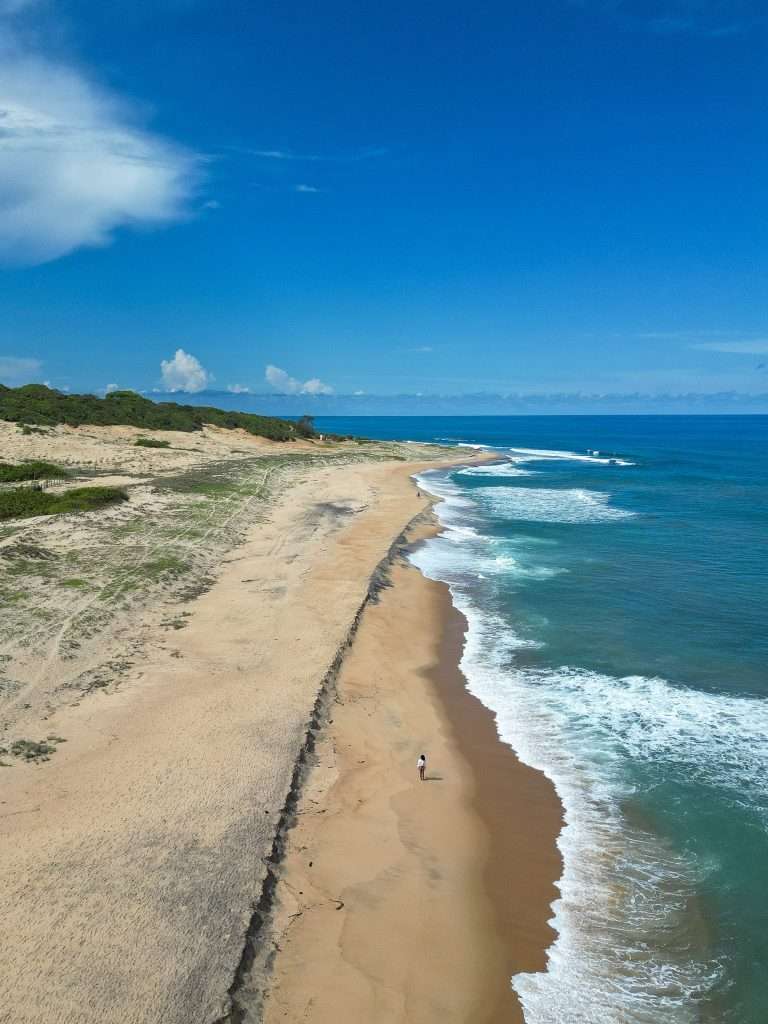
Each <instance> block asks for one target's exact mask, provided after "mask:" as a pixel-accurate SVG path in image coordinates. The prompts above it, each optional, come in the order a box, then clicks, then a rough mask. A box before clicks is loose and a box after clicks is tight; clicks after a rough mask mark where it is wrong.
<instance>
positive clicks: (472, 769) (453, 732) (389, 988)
mask: <svg viewBox="0 0 768 1024" xmlns="http://www.w3.org/2000/svg"><path fill="white" fill-rule="evenodd" d="M391 582H392V584H393V586H392V587H391V589H386V590H384V591H383V592H382V594H381V597H380V600H379V601H378V603H376V604H374V605H369V606H368V608H367V609H366V611H365V613H364V616H363V621H362V623H361V627H360V630H359V632H358V634H357V636H356V638H355V642H354V646H353V648H352V650H351V652H350V654H349V656H348V657H347V658H346V659H345V662H344V665H343V668H342V670H341V673H340V676H339V679H338V682H337V687H336V699H335V701H334V703H333V706H332V712H331V721H329V723H328V725H327V727H326V729H325V730H324V731H323V733H322V739H321V743H320V745H319V747H318V751H317V759H316V766H315V767H314V768H313V769H312V772H311V775H310V778H309V781H308V784H307V786H306V788H305V790H304V792H303V796H302V799H301V802H300V804H299V808H298V813H297V815H296V819H295V826H294V828H293V829H292V830H291V831H290V833H289V835H288V842H287V854H286V857H285V861H284V864H283V867H282V869H281V872H280V881H279V883H278V886H277V894H276V904H277V909H276V912H275V919H274V922H273V926H272V933H271V942H272V943H273V949H274V950H276V953H274V954H273V960H272V962H271V964H270V970H269V971H267V972H266V973H263V975H262V976H263V984H264V985H265V987H266V991H267V998H266V1006H265V1012H264V1020H265V1022H266V1024H276V1022H278V1021H298V1020H302V1021H304V1020H307V1021H315V1022H318V1024H321V1022H322V1024H325V1022H328V1024H330V1022H332V1021H338V1020H364V1021H371V1022H377V1021H380V1022H382V1024H383V1022H385V1021H408V1022H414V1024H415V1022H419V1024H426V1022H435V1024H436V1022H438V1021H442V1022H447V1021H451V1022H457V1024H458V1022H470V1021H472V1022H481V1021H482V1022H503V1021H504V1022H509V1021H516V1020H522V1014H521V1012H520V1007H519V1004H518V1002H517V999H516V996H515V995H514V993H513V991H512V989H511V987H510V984H509V978H510V977H511V975H512V974H514V973H517V972H520V971H536V970H542V969H543V968H544V967H545V949H546V947H547V946H548V945H549V943H550V942H551V939H552V933H551V931H550V929H549V927H548V925H547V920H548V917H549V905H550V903H551V901H552V900H553V899H554V898H555V895H556V893H555V888H554V882H555V880H556V879H557V878H558V877H559V873H560V861H559V856H558V853H557V850H556V847H555V839H556V837H557V834H558V832H559V830H560V825H561V810H560V806H559V802H558V801H557V798H556V797H555V794H554V791H553V790H552V788H551V786H550V784H549V783H548V781H547V780H546V779H544V777H543V776H541V775H540V774H539V773H537V772H533V771H531V770H530V769H528V768H526V767H525V766H524V765H522V764H520V763H519V762H518V761H517V759H516V758H515V756H514V754H513V753H512V751H511V750H510V749H509V748H508V747H505V746H504V745H503V744H502V743H501V742H500V741H499V740H498V738H497V735H496V731H495V726H494V722H493V719H492V716H491V715H490V714H489V712H488V711H487V710H486V709H485V708H484V707H483V706H482V705H481V704H480V703H479V701H477V700H476V699H475V698H474V697H472V696H471V695H470V694H469V693H468V692H467V691H466V688H465V684H464V680H463V678H462V677H461V675H460V673H459V671H458V667H457V665H458V658H459V655H460V652H461V644H462V640H463V632H464V626H465V623H464V621H463V619H462V618H461V616H459V615H458V613H457V612H456V611H455V610H454V609H453V607H452V605H451V602H450V596H449V594H448V591H447V588H445V587H443V586H442V585H440V584H435V583H432V582H430V581H427V580H425V579H424V578H423V577H422V576H421V575H420V574H419V573H418V571H417V570H416V569H414V568H412V567H410V566H408V565H405V564H398V565H396V566H395V567H394V568H393V569H392V572H391ZM422 751H426V752H427V754H428V768H427V772H426V782H424V783H421V782H420V781H419V779H418V777H417V772H416V759H417V757H418V755H419V753H420V752H422ZM258 988H259V979H258V977H254V978H253V979H252V991H251V998H256V997H257V995H258Z"/></svg>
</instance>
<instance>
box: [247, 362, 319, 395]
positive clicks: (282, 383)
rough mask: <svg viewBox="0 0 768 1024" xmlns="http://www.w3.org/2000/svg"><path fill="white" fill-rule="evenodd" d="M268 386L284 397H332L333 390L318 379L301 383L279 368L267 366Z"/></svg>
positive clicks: (314, 378)
mask: <svg viewBox="0 0 768 1024" xmlns="http://www.w3.org/2000/svg"><path fill="white" fill-rule="evenodd" d="M264 376H265V378H266V381H267V384H270V385H271V386H272V387H273V388H274V389H275V390H276V391H279V392H281V394H284V395H332V394H333V388H332V387H331V386H330V385H329V384H324V383H323V382H322V381H321V380H318V378H317V377H313V378H311V379H310V380H306V381H300V380H296V378H295V377H291V376H289V374H287V373H286V372H285V370H281V369H280V367H279V366H272V365H271V364H270V365H269V366H267V368H266V371H265V373H264Z"/></svg>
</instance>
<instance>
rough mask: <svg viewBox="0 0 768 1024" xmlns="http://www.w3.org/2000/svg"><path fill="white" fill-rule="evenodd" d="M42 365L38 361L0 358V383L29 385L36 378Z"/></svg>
mask: <svg viewBox="0 0 768 1024" xmlns="http://www.w3.org/2000/svg"><path fill="white" fill-rule="evenodd" d="M42 365H43V364H42V362H41V361H40V360H39V359H26V358H24V357H20V356H0V381H2V382H3V383H8V384H24V383H29V382H30V381H32V380H34V379H35V377H37V376H38V374H39V372H40V369H41V368H42Z"/></svg>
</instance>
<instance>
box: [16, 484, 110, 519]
mask: <svg viewBox="0 0 768 1024" xmlns="http://www.w3.org/2000/svg"><path fill="white" fill-rule="evenodd" d="M127 500H128V495H127V494H126V493H125V491H124V490H122V488H120V487H74V488H73V489H72V490H71V491H65V492H64V493H63V494H51V493H49V492H48V491H40V490H36V489H35V488H32V487H15V488H14V489H13V490H11V491H3V492H0V520H3V519H22V518H26V517H28V516H49V515H54V514H57V513H62V512H90V511H92V510H94V509H98V508H103V507H104V506H105V505H114V504H115V503H116V502H119V501H127Z"/></svg>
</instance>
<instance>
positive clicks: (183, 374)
mask: <svg viewBox="0 0 768 1024" xmlns="http://www.w3.org/2000/svg"><path fill="white" fill-rule="evenodd" d="M160 372H161V375H162V378H163V385H164V386H165V389H166V390H167V391H202V390H203V389H204V388H206V387H207V386H208V385H209V384H210V383H211V381H212V380H213V379H214V378H213V374H211V373H209V372H208V371H207V370H206V369H205V367H204V366H202V364H201V363H200V361H199V360H198V359H196V358H195V357H194V356H193V355H190V354H189V352H185V351H184V349H183V348H177V349H176V352H175V353H174V356H173V359H163V361H162V362H161V363H160Z"/></svg>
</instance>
